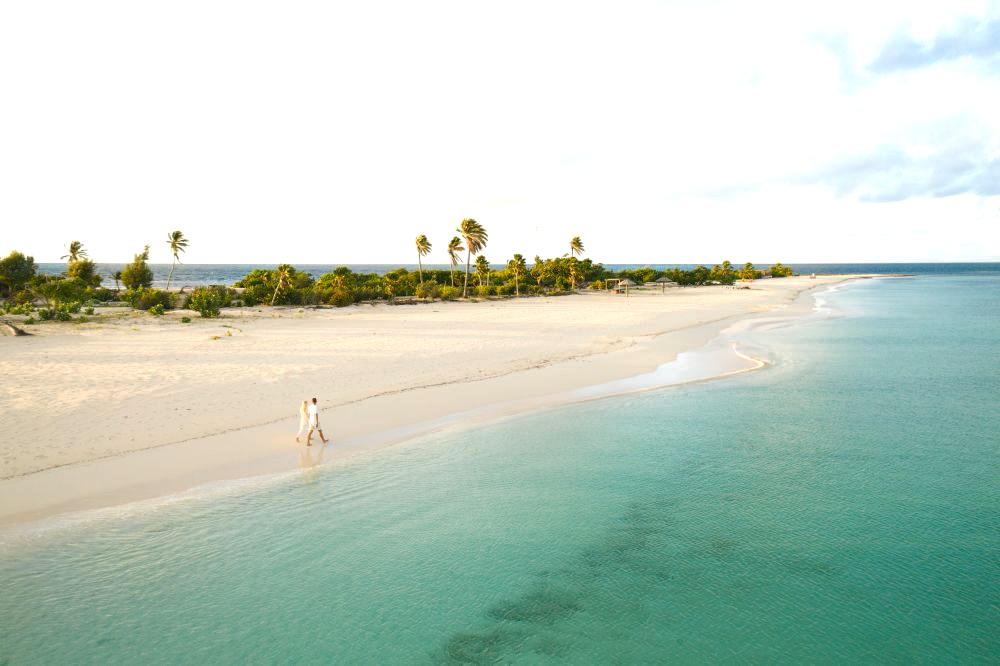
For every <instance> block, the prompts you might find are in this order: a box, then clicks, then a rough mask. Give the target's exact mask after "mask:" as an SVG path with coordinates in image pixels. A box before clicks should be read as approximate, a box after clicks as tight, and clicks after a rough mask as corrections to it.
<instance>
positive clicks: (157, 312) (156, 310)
mask: <svg viewBox="0 0 1000 666" xmlns="http://www.w3.org/2000/svg"><path fill="white" fill-rule="evenodd" d="M149 314H151V315H153V316H155V317H159V316H161V315H162V314H163V303H157V304H156V305H154V306H153V307H151V308H149Z"/></svg>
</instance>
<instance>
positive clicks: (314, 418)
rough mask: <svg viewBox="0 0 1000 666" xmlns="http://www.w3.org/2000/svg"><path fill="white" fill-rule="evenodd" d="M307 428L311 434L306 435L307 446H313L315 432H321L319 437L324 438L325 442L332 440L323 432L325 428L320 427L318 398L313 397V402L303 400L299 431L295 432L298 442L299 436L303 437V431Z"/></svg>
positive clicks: (300, 409) (300, 410)
mask: <svg viewBox="0 0 1000 666" xmlns="http://www.w3.org/2000/svg"><path fill="white" fill-rule="evenodd" d="M307 429H308V432H309V434H308V435H306V446H312V436H313V433H314V432H318V433H319V438H320V439H321V440H323V443H324V444H326V443H327V442H328V441H330V440H328V439H327V438H326V436H325V435H324V434H323V429H322V428H320V427H319V405H318V404H316V398H313V399H312V402H309V401H308V400H303V401H302V404H301V405H300V406H299V431H298V432H297V433H296V434H295V441H296V443H298V441H299V438H300V437H302V433H304V432H306V431H307Z"/></svg>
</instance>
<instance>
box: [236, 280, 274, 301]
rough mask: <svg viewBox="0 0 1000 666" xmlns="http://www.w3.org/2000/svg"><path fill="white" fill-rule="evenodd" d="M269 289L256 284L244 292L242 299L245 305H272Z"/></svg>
mask: <svg viewBox="0 0 1000 666" xmlns="http://www.w3.org/2000/svg"><path fill="white" fill-rule="evenodd" d="M268 291H269V290H268V288H267V287H266V286H264V285H262V284H256V285H252V286H249V287H247V288H246V289H244V290H243V293H242V294H241V295H240V298H242V299H243V303H244V304H245V305H247V306H248V307H251V306H254V305H257V304H258V303H270V302H271V294H268V293H267V292H268Z"/></svg>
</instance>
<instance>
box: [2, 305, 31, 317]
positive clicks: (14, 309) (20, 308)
mask: <svg viewBox="0 0 1000 666" xmlns="http://www.w3.org/2000/svg"><path fill="white" fill-rule="evenodd" d="M34 309H35V308H34V307H33V306H32V305H31V303H23V304H21V305H16V304H15V303H5V304H4V307H3V311H4V314H14V315H26V314H31V311H32V310H34Z"/></svg>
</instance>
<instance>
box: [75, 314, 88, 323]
mask: <svg viewBox="0 0 1000 666" xmlns="http://www.w3.org/2000/svg"><path fill="white" fill-rule="evenodd" d="M77 321H78V322H80V323H81V324H86V323H87V322H88V321H90V320H89V319H87V318H86V317H85V316H83V315H80V316H79V317H78V318H77Z"/></svg>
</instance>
